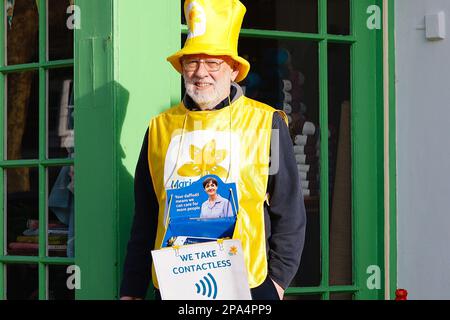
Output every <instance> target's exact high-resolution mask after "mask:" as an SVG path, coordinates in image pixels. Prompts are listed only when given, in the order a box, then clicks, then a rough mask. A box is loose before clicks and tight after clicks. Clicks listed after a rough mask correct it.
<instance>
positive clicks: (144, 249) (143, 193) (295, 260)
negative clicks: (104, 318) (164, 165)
mask: <svg viewBox="0 0 450 320" xmlns="http://www.w3.org/2000/svg"><path fill="white" fill-rule="evenodd" d="M240 90H241V89H240V87H238V86H237V85H235V84H234V85H233V86H232V90H231V97H232V98H233V100H235V99H236V95H239V94H241V92H240ZM184 102H185V105H186V107H188V108H189V109H191V110H198V109H196V107H195V104H194V102H193V101H192V100H191V99H190V98H189V96H185V99H184ZM227 106H228V98H227V99H225V100H224V101H222V102H221V103H220V104H219V105H218V106H216V108H215V109H221V108H225V107H227ZM274 129H277V130H278V132H279V169H278V171H277V172H276V173H275V174H273V175H269V179H268V183H267V192H268V193H269V199H270V206H268V205H267V204H265V206H264V222H265V230H266V247H267V257H268V268H269V270H268V271H269V272H268V273H269V276H270V277H271V278H272V279H273V280H275V282H277V283H278V284H279V285H280V286H281V287H283V288H286V287H288V286H289V283H290V282H291V281H292V279H293V278H294V276H295V274H296V273H297V269H298V267H299V265H300V258H301V253H302V250H303V245H304V238H305V227H306V213H305V206H304V203H303V196H302V193H301V184H300V178H299V176H298V171H297V164H296V161H295V156H294V151H293V147H292V140H291V137H290V135H289V130H288V128H287V126H286V123H285V122H284V120H283V119H282V118H281V116H280V115H279V114H278V113H277V112H275V113H274V115H273V119H272V130H274ZM273 132H274V131H272V144H274V143H276V142H277V141H276V140H274V137H276V136H274V134H273ZM277 140H278V139H277ZM272 147H273V146H272ZM272 150H274V149H273V148H271V152H272ZM134 195H135V213H134V221H133V226H132V230H131V236H130V240H129V242H128V248H127V255H126V259H125V264H124V270H123V279H122V285H121V288H120V296H132V297H144V296H145V295H146V292H147V289H148V286H149V284H150V280H151V262H152V261H151V253H150V251H151V250H153V248H154V244H155V238H156V227H157V219H158V209H159V208H158V201H157V198H156V194H155V191H154V189H153V184H152V181H151V176H150V170H149V167H148V130H147V132H146V133H145V136H144V141H143V144H142V149H141V153H140V155H139V160H138V163H137V166H136V172H135V178H134Z"/></svg>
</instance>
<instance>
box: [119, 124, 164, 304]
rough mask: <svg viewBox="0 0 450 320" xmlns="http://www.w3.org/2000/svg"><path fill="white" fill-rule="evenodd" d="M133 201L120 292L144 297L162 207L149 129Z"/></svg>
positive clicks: (138, 164) (136, 175)
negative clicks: (151, 165)
mask: <svg viewBox="0 0 450 320" xmlns="http://www.w3.org/2000/svg"><path fill="white" fill-rule="evenodd" d="M134 202H135V207H134V219H133V225H132V229H131V234H130V240H129V242H128V246H127V255H126V258H125V264H124V269H123V278H122V284H121V288H120V296H121V297H122V296H131V297H137V298H144V297H145V295H146V293H147V289H148V286H149V283H150V279H151V265H152V260H151V250H153V248H154V244H155V237H156V228H157V220H158V209H159V208H158V201H157V199H156V194H155V191H154V189H153V183H152V180H151V176H150V170H149V166H148V130H147V132H146V133H145V137H144V142H143V144H142V148H141V153H140V155H139V160H138V163H137V165H136V171H135V177H134Z"/></svg>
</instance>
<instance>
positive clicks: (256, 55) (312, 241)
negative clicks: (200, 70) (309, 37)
mask: <svg viewBox="0 0 450 320" xmlns="http://www.w3.org/2000/svg"><path fill="white" fill-rule="evenodd" d="M240 53H241V55H242V56H244V57H245V58H247V59H248V60H249V61H250V63H251V70H250V73H249V75H248V77H247V78H246V79H245V80H244V81H242V82H241V86H242V87H243V89H244V91H245V94H246V96H248V97H250V98H253V99H256V100H259V101H261V102H264V103H267V104H269V105H271V106H273V107H275V108H278V109H281V110H284V111H285V112H286V114H287V115H288V119H289V131H290V134H291V143H292V144H293V145H294V153H295V157H296V160H297V168H298V172H299V176H300V183H301V185H302V192H303V195H304V201H305V207H306V211H307V219H308V223H307V226H306V239H305V246H304V249H303V255H302V260H301V265H300V268H299V271H298V273H297V275H296V277H295V278H294V280H293V282H292V283H291V286H294V287H299V286H315V285H319V284H320V280H321V266H320V260H321V259H320V213H319V212H320V210H319V209H320V208H319V203H320V201H319V177H318V173H319V171H318V168H319V158H318V152H317V151H318V144H319V138H318V132H319V130H318V123H319V111H318V110H319V109H318V108H319V89H318V46H317V43H315V42H303V41H287V40H269V39H254V38H241V41H240Z"/></svg>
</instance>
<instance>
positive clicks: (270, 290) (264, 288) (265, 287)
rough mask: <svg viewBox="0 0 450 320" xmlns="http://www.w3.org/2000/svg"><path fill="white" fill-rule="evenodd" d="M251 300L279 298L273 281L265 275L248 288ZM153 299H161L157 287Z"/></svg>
mask: <svg viewBox="0 0 450 320" xmlns="http://www.w3.org/2000/svg"><path fill="white" fill-rule="evenodd" d="M250 292H251V294H252V300H280V297H279V296H278V292H277V289H276V288H275V284H274V283H273V281H272V280H271V279H270V278H269V276H267V278H266V280H264V282H263V283H261V285H259V286H258V287H256V288H253V289H250ZM155 300H161V294H160V293H159V290H158V289H155Z"/></svg>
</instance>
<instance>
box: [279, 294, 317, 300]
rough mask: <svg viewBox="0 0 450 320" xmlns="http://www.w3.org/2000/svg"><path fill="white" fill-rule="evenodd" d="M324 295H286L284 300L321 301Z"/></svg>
mask: <svg viewBox="0 0 450 320" xmlns="http://www.w3.org/2000/svg"><path fill="white" fill-rule="evenodd" d="M321 299H322V295H320V294H308V295H306V294H305V295H303V294H299V295H285V296H284V299H283V300H321Z"/></svg>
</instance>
